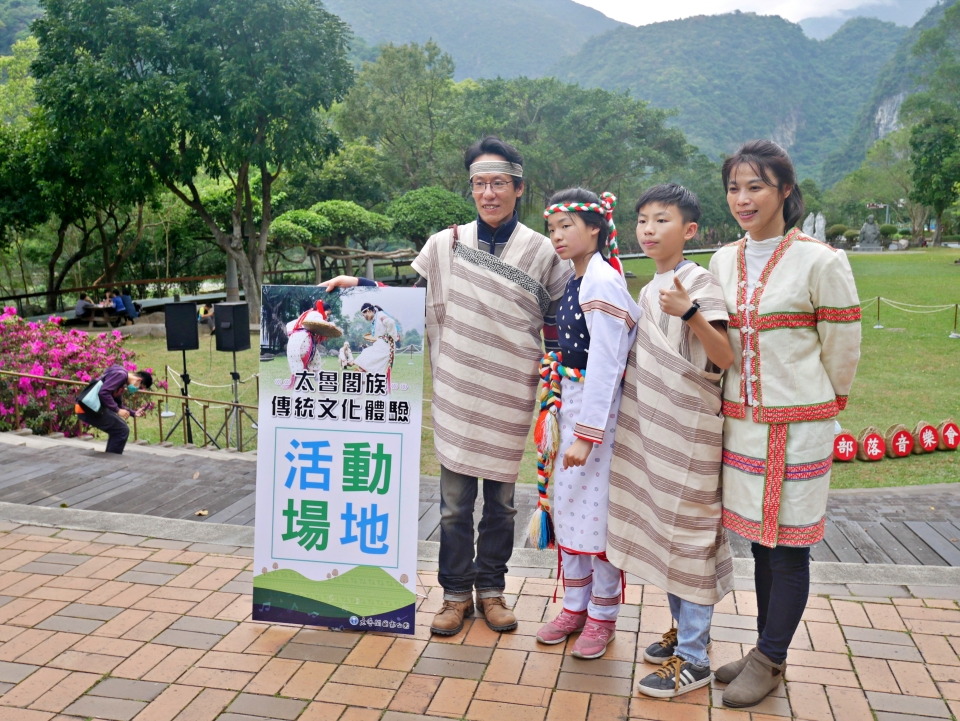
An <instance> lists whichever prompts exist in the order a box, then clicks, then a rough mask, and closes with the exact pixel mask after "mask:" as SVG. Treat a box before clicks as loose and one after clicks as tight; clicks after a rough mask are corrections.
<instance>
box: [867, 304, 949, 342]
mask: <svg viewBox="0 0 960 721" xmlns="http://www.w3.org/2000/svg"><path fill="white" fill-rule="evenodd" d="M874 301H876V304H877V324H876V325H875V326H873V327H874V329H875V330H882V329H883V324H882V323H881V322H880V305H881V304H882V303H885V304H886V305H888V306H890V307H891V308H893V309H894V310H899V311H900V312H901V313H912V314H913V315H930V314H932V313H942V312H943V311H945V310H951V309H952V310H953V330H952V331H951V332H950V335H948V336H947V337H948V338H952V339H954V340H957V339H960V333H958V332H957V322H958V320H960V303H948V304H945V305H921V304H919V303H904V302H903V301H899V300H891V299H889V298H884V297H883V296H879V295H875V296H874V297H873V298H871V299H870V300H864V301H860V307H861V308H862V307H864V306H867V305H870V304H872V303H873V302H874Z"/></svg>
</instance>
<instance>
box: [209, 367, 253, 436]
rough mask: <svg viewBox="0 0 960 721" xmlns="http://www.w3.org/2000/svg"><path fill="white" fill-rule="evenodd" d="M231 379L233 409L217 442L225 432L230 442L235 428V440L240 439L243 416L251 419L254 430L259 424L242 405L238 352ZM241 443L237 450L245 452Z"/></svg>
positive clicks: (224, 422) (222, 427)
mask: <svg viewBox="0 0 960 721" xmlns="http://www.w3.org/2000/svg"><path fill="white" fill-rule="evenodd" d="M230 377H231V378H232V379H233V407H232V408H231V409H230V413H229V414H227V417H226V418H225V419H224V421H223V425H222V426H220V430H219V431H217V436H216V437H217V440H220V436H221V435H222V434H223V432H224V431H228V433H227V441H229V440H230V434H229V430H228V429H229V428H233V433H234V436H233V437H234V438H237V439H239V438H240V435H239V433H238V426H239V425H240V424H241V423H243V416H246V417H247V418H249V419H250V423H251V425H252V426H253V428H254V429H256V427H257V422H256V420H254V418H253V416H251V415H250V414H249V413H247V409H246V408H243V407H242V406H241V405H240V374H239V373H237V352H236V351H233V372H232V373H231V374H230ZM239 445H240V444H239V442H238V444H237V446H238V447H237V450H238V451H241V452H242V451H243V449H242V448H240V447H239Z"/></svg>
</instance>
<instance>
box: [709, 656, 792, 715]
mask: <svg viewBox="0 0 960 721" xmlns="http://www.w3.org/2000/svg"><path fill="white" fill-rule="evenodd" d="M746 659H747V663H746V664H745V665H744V667H743V670H742V671H741V672H740V673H739V674H738V675H737V677H736V678H735V679H734V680H733V682H732V683H731V684H730V685H729V686H727V687H726V688H725V689H724V690H723V705H724V706H729V707H730V708H746V707H748V706H756V705H757V704H758V703H760V702H761V701H763V699H765V698H766V697H767V696H768V695H769V694H770V692H771V691H773V690H774V689H776V688H777V686H779V685H780V683H781V682H782V681H783V674H784V672H785V671H786V670H787V662H786V661H784V662H783V663H774V662H773V661H771V660H770V659H769V658H767V657H766V656H764V655H763V653H761V651H760V649H757V648H754V649H752V650H751V651H750V653H749V654H747V657H746Z"/></svg>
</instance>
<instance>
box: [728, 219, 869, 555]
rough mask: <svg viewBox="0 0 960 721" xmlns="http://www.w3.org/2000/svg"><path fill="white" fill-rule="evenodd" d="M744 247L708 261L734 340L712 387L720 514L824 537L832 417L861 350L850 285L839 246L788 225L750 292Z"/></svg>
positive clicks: (751, 530) (734, 526)
mask: <svg viewBox="0 0 960 721" xmlns="http://www.w3.org/2000/svg"><path fill="white" fill-rule="evenodd" d="M745 250H746V239H744V240H740V241H738V242H737V243H733V244H731V245H728V246H726V247H725V248H723V249H721V250H720V251H718V252H717V253H716V254H715V255H714V257H713V259H712V261H711V263H710V271H711V272H712V273H713V274H714V275H715V276H716V278H717V281H718V282H719V283H720V285H721V287H722V288H723V294H724V297H725V299H726V304H727V309H728V311H729V313H730V326H729V337H730V344H731V345H732V347H733V351H734V363H733V365H732V366H731V367H730V368H729V369H728V370H727V373H726V377H725V379H724V391H723V396H724V397H723V412H724V415H725V416H726V422H725V425H724V456H723V506H724V512H723V522H724V525H725V526H726V527H727V528H728V529H730V530H732V531H735V532H736V533H738V534H740V535H741V536H743V537H744V538H746V539H748V540H751V541H756V542H758V543H761V544H763V545H765V546H769V547H771V548H772V547H774V546H777V545H785V546H810V545H813V544H814V543H817V542H818V541H819V540H820V539H821V538H823V523H824V514H825V513H826V506H827V492H828V490H829V488H830V467H831V462H832V456H833V438H834V423H833V421H832V419H833V418H834V417H835V416H836V415H837V413H838V412H839V411H841V410H843V408H844V407H845V406H846V403H847V396H848V394H849V393H850V388H851V386H852V384H853V378H854V374H855V373H856V369H857V362H858V360H859V358H860V301H859V299H858V297H857V287H856V284H855V283H854V280H853V273H852V271H851V270H850V264H849V262H848V261H847V258H846V255H845V254H844V253H843V252H842V251H837V250H835V249H834V248H831V247H830V246H828V245H826V244H824V243H821V242H819V241H817V240H815V239H813V238H810V237H808V236H805V235H803V234H802V233H801V232H800V231H798V230H796V229H794V230H792V231H790V233H788V234H787V235H786V236H785V237H784V238H783V240H782V241H780V243H779V245H778V246H777V248H776V250H774V252H773V254H772V256H771V257H770V260H769V261H768V262H767V264H766V266H765V267H764V269H763V271H762V273H760V276H759V278H758V279H757V280H756V282H755V284H752V283H751V284H750V285H754V286H755V287H754V290H753V292H752V294H751V293H750V292H749V291H748V274H747V261H746V257H745ZM744 368H746V370H745V371H744V370H743V369H744ZM748 384H749V392H748Z"/></svg>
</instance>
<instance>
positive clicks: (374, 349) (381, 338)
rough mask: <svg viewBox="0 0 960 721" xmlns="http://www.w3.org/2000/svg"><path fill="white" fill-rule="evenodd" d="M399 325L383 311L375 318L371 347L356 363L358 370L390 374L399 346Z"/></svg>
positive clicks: (378, 312)
mask: <svg viewBox="0 0 960 721" xmlns="http://www.w3.org/2000/svg"><path fill="white" fill-rule="evenodd" d="M397 335H398V334H397V324H396V321H394V320H393V318H391V317H390V316H388V315H387V314H386V313H384V312H383V311H382V310H378V311H377V312H376V315H375V316H374V318H373V337H374V341H373V343H372V344H371V345H369V346H368V347H366V348H364V349H363V351H361V353H360V355H358V356H357V359H356V360H355V361H354V363H355V364H356V366H357V368H359V369H360V370H362V371H364V372H366V373H390V369H391V368H393V358H394V353H395V351H396V344H397Z"/></svg>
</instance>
